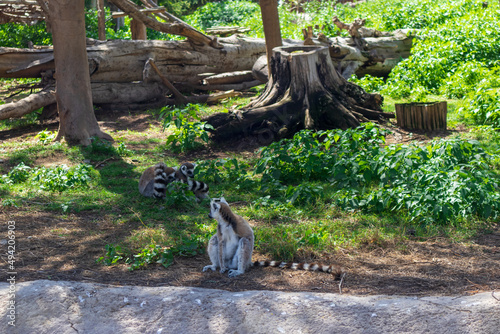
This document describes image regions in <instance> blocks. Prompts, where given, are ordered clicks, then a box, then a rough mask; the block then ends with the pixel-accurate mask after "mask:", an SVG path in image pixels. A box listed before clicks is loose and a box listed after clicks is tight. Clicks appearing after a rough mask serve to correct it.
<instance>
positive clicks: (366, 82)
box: [349, 74, 385, 93]
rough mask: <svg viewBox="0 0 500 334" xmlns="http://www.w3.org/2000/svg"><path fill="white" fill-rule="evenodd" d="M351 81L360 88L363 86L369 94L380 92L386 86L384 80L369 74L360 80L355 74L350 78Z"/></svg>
mask: <svg viewBox="0 0 500 334" xmlns="http://www.w3.org/2000/svg"><path fill="white" fill-rule="evenodd" d="M349 81H350V82H352V83H355V84H356V85H358V86H361V87H362V88H363V89H364V90H365V91H367V92H368V93H375V92H380V91H381V90H382V88H383V87H384V86H385V82H384V79H382V78H379V77H374V76H371V75H369V74H367V75H365V76H364V77H362V78H358V77H357V76H356V75H355V74H353V75H352V76H351V77H350V78H349Z"/></svg>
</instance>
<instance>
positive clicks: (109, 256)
mask: <svg viewBox="0 0 500 334" xmlns="http://www.w3.org/2000/svg"><path fill="white" fill-rule="evenodd" d="M205 242H206V240H204V238H200V237H199V236H190V237H188V238H184V239H182V238H181V240H180V242H179V244H177V245H175V246H170V247H166V246H161V245H158V244H149V245H147V246H145V247H144V248H142V249H140V250H139V251H138V253H136V254H134V255H132V256H128V255H127V254H126V253H127V252H125V251H124V250H123V249H122V247H121V246H119V245H106V253H105V255H104V256H101V257H99V258H98V259H97V260H96V262H97V263H102V264H104V265H107V266H110V265H114V264H117V263H118V262H119V261H121V260H124V261H125V262H126V263H128V264H130V267H129V270H137V269H141V268H144V267H146V266H148V265H150V264H153V263H158V264H161V265H162V266H164V267H165V268H168V267H169V266H170V265H172V263H173V261H174V256H186V257H190V256H195V255H198V254H203V253H204V249H205Z"/></svg>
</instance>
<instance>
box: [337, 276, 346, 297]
mask: <svg viewBox="0 0 500 334" xmlns="http://www.w3.org/2000/svg"><path fill="white" fill-rule="evenodd" d="M345 275H346V273H343V274H342V276H341V277H340V283H339V294H342V284H344V277H345Z"/></svg>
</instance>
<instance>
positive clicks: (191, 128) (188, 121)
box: [160, 104, 213, 152]
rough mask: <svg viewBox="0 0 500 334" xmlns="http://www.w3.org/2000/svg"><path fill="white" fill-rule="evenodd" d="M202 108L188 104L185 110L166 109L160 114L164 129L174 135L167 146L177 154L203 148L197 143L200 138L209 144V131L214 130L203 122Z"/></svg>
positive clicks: (168, 138) (169, 137) (169, 138)
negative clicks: (200, 114)
mask: <svg viewBox="0 0 500 334" xmlns="http://www.w3.org/2000/svg"><path fill="white" fill-rule="evenodd" d="M199 113H200V106H198V105H196V104H188V105H187V106H185V107H184V108H182V109H181V108H170V107H165V108H163V109H162V110H161V112H160V119H162V121H163V127H164V128H168V130H169V131H171V132H173V134H171V135H169V136H168V137H167V145H169V146H170V147H171V149H172V150H174V151H176V152H186V151H190V150H193V149H196V148H198V147H200V146H201V144H200V143H199V142H197V141H196V139H197V138H200V139H201V140H202V141H203V142H205V143H208V141H209V133H208V130H210V129H213V127H212V126H211V125H210V124H207V123H206V122H202V121H201V117H200V116H199Z"/></svg>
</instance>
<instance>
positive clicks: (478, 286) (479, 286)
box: [465, 277, 483, 289]
mask: <svg viewBox="0 0 500 334" xmlns="http://www.w3.org/2000/svg"><path fill="white" fill-rule="evenodd" d="M465 279H466V280H467V281H469V283H470V284H472V285H474V286H475V287H476V288H479V289H482V288H483V287H482V286H481V285H479V284H476V283H474V282H472V281H471V280H470V279H468V278H467V277H466V278H465Z"/></svg>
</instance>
